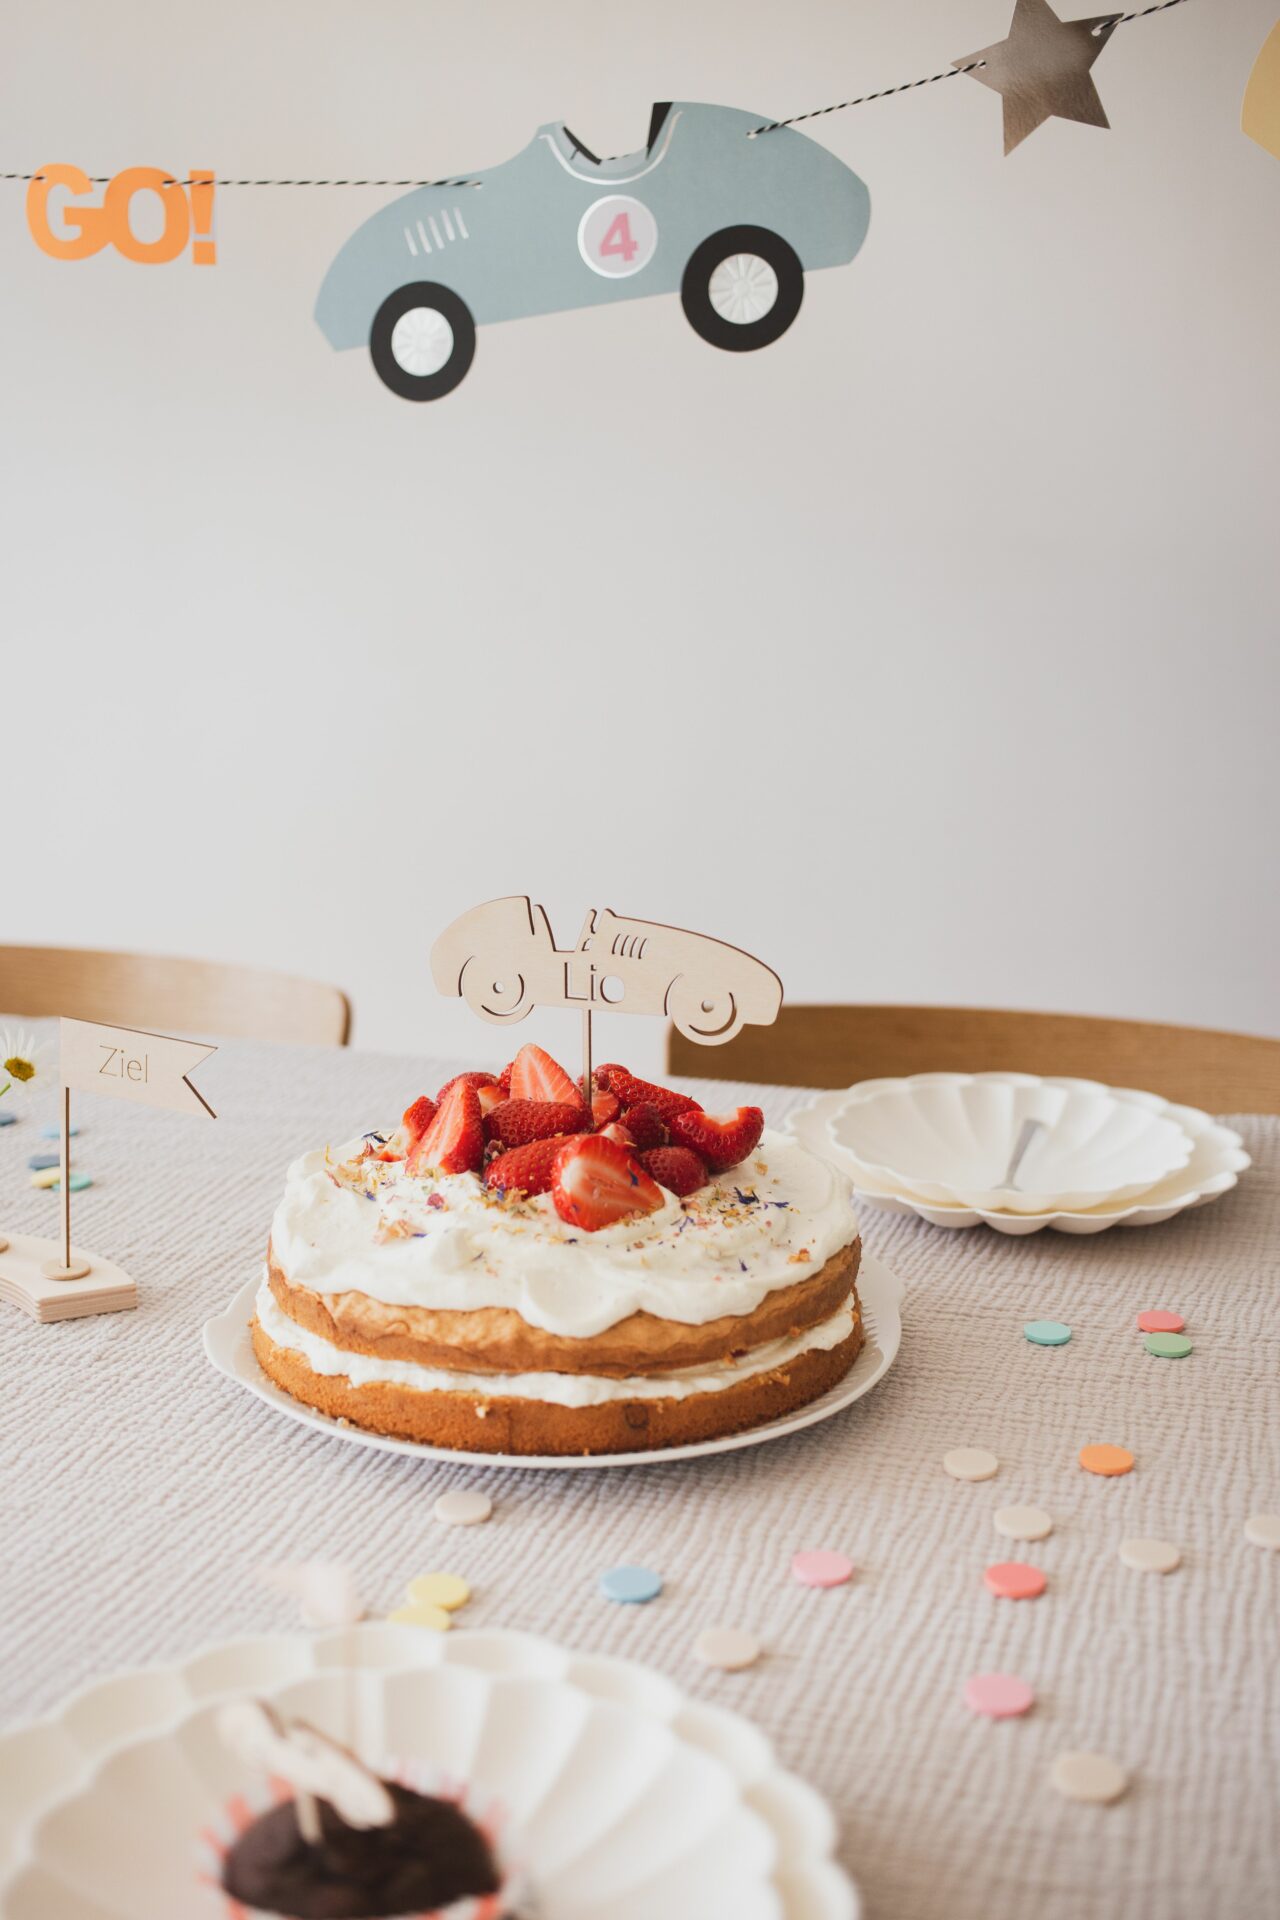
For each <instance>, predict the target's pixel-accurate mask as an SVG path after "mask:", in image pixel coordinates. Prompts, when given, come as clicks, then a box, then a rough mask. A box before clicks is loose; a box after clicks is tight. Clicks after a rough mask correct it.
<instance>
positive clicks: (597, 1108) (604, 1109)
mask: <svg viewBox="0 0 1280 1920" xmlns="http://www.w3.org/2000/svg"><path fill="white" fill-rule="evenodd" d="M621 1112H622V1102H621V1100H619V1098H618V1096H617V1094H616V1093H609V1092H608V1091H607V1090H606V1089H605V1088H604V1087H597V1089H596V1091H595V1092H594V1093H593V1094H592V1096H591V1118H592V1119H593V1120H594V1121H595V1123H596V1126H597V1127H598V1128H601V1129H603V1128H605V1127H607V1126H608V1124H609V1122H610V1121H611V1120H616V1119H617V1117H618V1115H619V1114H620V1113H621Z"/></svg>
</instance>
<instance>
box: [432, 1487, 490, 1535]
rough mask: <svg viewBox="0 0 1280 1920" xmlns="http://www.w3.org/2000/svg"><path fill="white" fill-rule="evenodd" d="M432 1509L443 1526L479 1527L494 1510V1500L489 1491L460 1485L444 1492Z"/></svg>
mask: <svg viewBox="0 0 1280 1920" xmlns="http://www.w3.org/2000/svg"><path fill="white" fill-rule="evenodd" d="M432 1511H433V1512H434V1514H435V1517H436V1519H437V1520H438V1521H439V1522H440V1524H441V1526H442V1527H478V1526H480V1525H481V1524H482V1522H484V1521H485V1520H487V1519H488V1518H489V1515H490V1514H491V1513H492V1512H493V1502H492V1500H491V1499H490V1498H489V1496H488V1494H487V1493H475V1492H472V1491H471V1489H470V1488H468V1487H458V1488H456V1489H455V1490H454V1491H453V1492H452V1493H442V1494H441V1495H440V1498H439V1499H438V1500H437V1501H436V1504H435V1506H434V1508H433V1509H432Z"/></svg>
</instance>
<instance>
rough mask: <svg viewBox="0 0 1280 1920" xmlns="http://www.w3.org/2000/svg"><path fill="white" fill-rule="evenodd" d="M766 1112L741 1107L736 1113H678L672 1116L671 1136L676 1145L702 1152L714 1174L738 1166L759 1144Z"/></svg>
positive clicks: (699, 1110)
mask: <svg viewBox="0 0 1280 1920" xmlns="http://www.w3.org/2000/svg"><path fill="white" fill-rule="evenodd" d="M763 1132H764V1115H763V1113H761V1111H760V1109H759V1107H739V1108H738V1110H737V1112H736V1113H703V1112H702V1110H701V1108H699V1109H698V1111H697V1112H696V1113H677V1114H673V1115H672V1117H671V1139H672V1143H673V1144H674V1145H675V1146H677V1147H691V1148H692V1149H693V1151H694V1153H698V1154H701V1156H702V1158H703V1159H704V1160H705V1161H706V1163H707V1165H708V1166H709V1167H710V1169H711V1171H712V1173H723V1172H724V1169H725V1168H726V1167H736V1166H737V1164H738V1162H739V1160H745V1159H746V1157H747V1155H748V1154H749V1153H750V1152H751V1151H752V1149H753V1148H754V1147H756V1146H758V1145H759V1142H760V1135H761V1134H762V1133H763Z"/></svg>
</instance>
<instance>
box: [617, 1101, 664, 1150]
mask: <svg viewBox="0 0 1280 1920" xmlns="http://www.w3.org/2000/svg"><path fill="white" fill-rule="evenodd" d="M621 1123H622V1125H623V1126H624V1127H625V1128H626V1130H627V1132H628V1133H629V1134H630V1135H631V1138H632V1139H633V1140H634V1141H635V1143H636V1145H637V1146H638V1147H641V1148H645V1149H647V1148H649V1147H665V1146H666V1144H667V1125H666V1122H665V1120H664V1119H663V1117H662V1115H661V1114H660V1113H659V1112H658V1109H657V1108H656V1107H655V1106H654V1104H653V1102H652V1100H637V1101H636V1103H635V1105H634V1106H633V1107H624V1108H623V1109H622V1115H621Z"/></svg>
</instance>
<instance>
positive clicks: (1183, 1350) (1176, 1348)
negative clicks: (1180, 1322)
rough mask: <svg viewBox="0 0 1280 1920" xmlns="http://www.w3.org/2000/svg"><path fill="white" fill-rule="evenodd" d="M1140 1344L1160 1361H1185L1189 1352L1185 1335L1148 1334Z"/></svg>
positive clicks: (1189, 1343)
mask: <svg viewBox="0 0 1280 1920" xmlns="http://www.w3.org/2000/svg"><path fill="white" fill-rule="evenodd" d="M1142 1344H1143V1346H1144V1347H1145V1348H1146V1350H1147V1352H1148V1353H1154V1354H1155V1355H1156V1357H1157V1359H1160V1360H1185V1359H1186V1357H1187V1355H1188V1354H1189V1353H1190V1351H1191V1342H1190V1341H1189V1340H1188V1338H1187V1336H1186V1334H1185V1333H1149V1334H1148V1335H1147V1337H1146V1339H1145V1340H1144V1341H1143V1343H1142Z"/></svg>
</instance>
